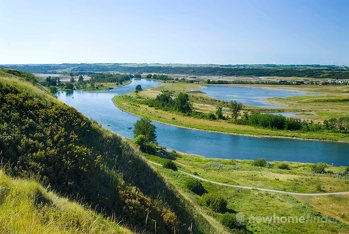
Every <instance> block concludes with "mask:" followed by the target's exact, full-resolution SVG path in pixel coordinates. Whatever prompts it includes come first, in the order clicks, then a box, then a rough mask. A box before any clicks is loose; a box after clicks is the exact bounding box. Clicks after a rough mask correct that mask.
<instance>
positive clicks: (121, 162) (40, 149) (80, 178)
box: [0, 71, 212, 233]
mask: <svg viewBox="0 0 349 234" xmlns="http://www.w3.org/2000/svg"><path fill="white" fill-rule="evenodd" d="M1 72H2V73H3V74H4V72H5V73H7V74H8V72H7V71H1ZM14 75H16V74H14ZM14 75H13V74H10V75H2V77H4V76H6V77H7V78H0V103H1V105H0V149H1V150H0V159H1V161H2V163H3V164H5V165H6V166H5V168H7V169H6V171H7V173H12V174H13V175H14V176H21V177H25V178H26V177H28V176H30V177H33V178H36V180H38V181H40V182H41V183H42V184H44V185H49V186H50V187H51V188H53V189H54V190H55V191H56V192H57V193H58V194H60V195H64V196H66V197H68V198H70V199H73V200H76V201H79V202H80V203H82V204H86V205H89V206H90V207H93V208H94V209H95V211H97V212H98V213H101V214H103V215H105V216H107V217H113V218H115V219H116V220H117V221H118V222H121V223H122V224H124V225H127V226H128V227H130V228H131V229H132V230H134V231H146V232H155V231H156V232H158V233H168V232H180V233H186V232H189V230H190V229H192V230H193V232H194V233H198V232H203V230H205V231H210V230H211V228H212V227H211V226H210V225H209V223H208V222H207V221H206V220H205V219H204V218H202V216H201V215H199V214H195V211H194V210H193V209H192V208H191V207H190V205H189V204H188V203H186V202H185V201H183V199H182V197H180V196H179V195H177V193H176V192H175V191H174V190H173V189H172V188H170V187H169V186H168V185H167V184H166V183H165V182H164V180H163V179H162V177H161V176H159V175H158V174H157V173H156V172H155V171H154V170H152V169H151V168H150V167H149V166H148V165H147V164H146V163H145V162H144V161H143V160H142V159H141V158H140V157H139V156H138V155H137V153H136V152H134V150H133V149H132V148H131V147H130V146H129V145H128V144H127V143H126V142H124V141H123V140H122V139H121V138H120V137H118V136H116V135H115V134H112V133H111V132H108V131H106V130H104V129H102V128H101V127H100V126H98V125H97V124H96V123H94V122H91V121H90V120H89V119H87V118H86V117H84V116H83V115H82V114H80V113H79V112H77V111H76V110H75V109H73V108H71V107H68V106H66V105H64V104H62V103H60V102H59V101H57V100H56V99H55V98H54V97H52V96H50V95H49V94H48V93H47V92H45V91H44V90H43V89H40V86H38V85H33V84H32V83H30V82H26V81H24V79H19V78H14ZM0 76H1V74H0ZM24 78H25V77H24ZM32 82H34V81H32ZM193 217H195V218H193Z"/></svg>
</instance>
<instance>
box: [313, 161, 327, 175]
mask: <svg viewBox="0 0 349 234" xmlns="http://www.w3.org/2000/svg"><path fill="white" fill-rule="evenodd" d="M327 167H328V166H327V164H325V163H316V164H313V165H312V166H311V169H312V170H313V172H314V173H319V174H323V173H326V168H327Z"/></svg>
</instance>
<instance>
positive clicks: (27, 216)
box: [0, 171, 132, 233]
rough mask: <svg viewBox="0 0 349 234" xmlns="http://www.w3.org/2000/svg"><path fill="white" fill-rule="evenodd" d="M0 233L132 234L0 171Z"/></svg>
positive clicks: (98, 216) (54, 195)
mask: <svg viewBox="0 0 349 234" xmlns="http://www.w3.org/2000/svg"><path fill="white" fill-rule="evenodd" d="M0 210H1V212H0V233H24V232H27V233H44V232H45V233H132V232H131V231H130V230H128V229H126V228H122V227H120V226H119V225H118V224H117V223H115V222H113V221H111V220H110V219H106V218H104V217H103V216H101V215H98V214H97V213H96V212H94V211H91V210H89V209H87V208H85V207H83V206H82V205H80V204H78V203H75V202H71V201H69V200H68V199H65V198H60V197H59V196H57V195H56V194H54V193H52V192H48V191H47V190H46V189H44V188H43V186H41V185H40V184H38V183H37V182H35V181H34V180H23V179H13V178H10V177H8V176H6V175H5V174H4V172H3V171H0Z"/></svg>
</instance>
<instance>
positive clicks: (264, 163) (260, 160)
mask: <svg viewBox="0 0 349 234" xmlns="http://www.w3.org/2000/svg"><path fill="white" fill-rule="evenodd" d="M252 164H253V166H256V167H266V166H267V161H266V160H265V159H264V158H257V159H256V160H254V161H253V163H252Z"/></svg>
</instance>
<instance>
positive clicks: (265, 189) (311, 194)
mask: <svg viewBox="0 0 349 234" xmlns="http://www.w3.org/2000/svg"><path fill="white" fill-rule="evenodd" d="M148 162H150V163H151V164H154V165H156V166H162V165H161V164H159V163H155V162H151V161H149V160H148ZM178 172H180V173H182V174H185V175H187V176H190V177H193V178H195V179H198V180H201V181H205V182H208V183H212V184H216V185H220V186H225V187H232V188H238V189H249V190H257V191H263V192H270V193H279V194H286V195H295V196H304V197H317V196H329V195H349V191H343V192H330V193H297V192H287V191H282V190H276V189H268V188H258V187H252V186H242V185H232V184H226V183H221V182H217V181H213V180H209V179H205V178H202V177H200V176H197V175H193V174H190V173H188V172H185V171H182V170H178Z"/></svg>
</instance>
